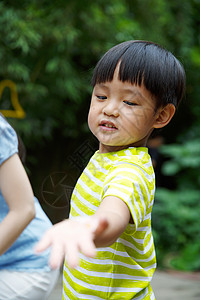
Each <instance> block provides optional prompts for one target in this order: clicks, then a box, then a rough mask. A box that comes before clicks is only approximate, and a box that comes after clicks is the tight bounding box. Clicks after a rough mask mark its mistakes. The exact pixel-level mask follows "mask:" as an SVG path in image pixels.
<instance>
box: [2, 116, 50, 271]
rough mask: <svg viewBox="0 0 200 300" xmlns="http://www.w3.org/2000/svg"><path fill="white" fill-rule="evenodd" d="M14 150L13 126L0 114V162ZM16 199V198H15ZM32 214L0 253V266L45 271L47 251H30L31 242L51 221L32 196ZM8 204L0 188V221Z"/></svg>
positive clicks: (35, 241)
mask: <svg viewBox="0 0 200 300" xmlns="http://www.w3.org/2000/svg"><path fill="white" fill-rule="evenodd" d="M17 152H18V139H17V135H16V133H15V131H14V129H13V128H12V127H11V126H10V125H9V124H8V122H7V121H6V120H5V119H4V118H3V117H2V116H1V115H0V165H1V164H2V163H3V162H4V161H5V160H7V159H8V158H9V157H11V156H12V155H14V154H15V153H17ZM16 201H17V199H16ZM34 202H35V211H36V216H35V218H34V219H33V220H32V221H31V223H30V224H29V225H28V226H27V227H26V228H25V230H24V231H23V232H22V233H21V235H20V236H19V237H18V239H17V240H16V241H15V242H14V244H13V245H12V246H11V247H10V248H9V249H8V250H7V251H6V252H5V253H4V254H3V255H1V256H0V270H1V269H6V270H13V271H14V270H15V271H19V270H20V271H30V272H31V271H34V272H36V271H48V270H50V268H49V266H48V257H49V251H45V252H44V253H43V254H42V255H35V254H34V246H35V244H36V243H37V242H38V241H39V240H40V238H41V237H42V235H43V234H44V233H45V231H46V230H48V229H49V228H50V227H51V226H52V224H51V222H50V220H49V219H48V217H47V216H46V214H45V213H44V211H43V210H42V208H41V206H40V204H39V202H38V200H37V199H36V198H35V197H34ZM8 211H9V208H8V205H7V203H6V201H5V199H4V198H3V196H2V193H1V191H0V222H2V220H3V219H4V218H5V216H6V215H7V214H8Z"/></svg>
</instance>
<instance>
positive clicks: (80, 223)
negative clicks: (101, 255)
mask: <svg viewBox="0 0 200 300" xmlns="http://www.w3.org/2000/svg"><path fill="white" fill-rule="evenodd" d="M129 220H130V211H129V208H128V206H127V205H126V204H125V202H123V200H121V199H120V198H117V197H114V196H108V197H105V198H104V199H103V201H102V203H101V204H100V206H99V208H98V210H97V212H96V213H95V214H94V215H93V216H91V217H87V218H84V217H83V218H79V217H78V218H75V219H74V220H65V221H62V222H60V223H58V224H56V225H54V226H53V227H52V228H51V229H50V230H49V231H47V233H46V234H45V235H44V237H43V239H42V240H41V241H40V242H39V243H38V245H37V246H36V249H35V250H36V252H37V253H39V252H42V251H44V250H45V249H47V248H48V247H50V246H51V256H50V266H51V267H52V268H57V267H59V266H60V265H61V263H62V261H63V258H64V257H65V256H66V257H67V262H68V265H69V266H70V267H71V268H73V267H76V266H77V265H78V260H79V252H82V253H83V254H84V255H86V256H89V257H94V256H95V254H96V247H106V246H110V245H112V244H113V243H114V242H115V241H116V239H117V238H118V237H119V236H120V235H121V234H122V233H123V231H124V230H125V228H126V226H127V225H128V223H129Z"/></svg>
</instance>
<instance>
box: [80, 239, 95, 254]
mask: <svg viewBox="0 0 200 300" xmlns="http://www.w3.org/2000/svg"><path fill="white" fill-rule="evenodd" d="M79 250H80V251H81V252H82V253H83V254H84V255H85V256H89V257H95V256H96V246H95V244H94V242H93V241H92V237H91V238H88V239H86V238H85V239H84V241H80V243H79Z"/></svg>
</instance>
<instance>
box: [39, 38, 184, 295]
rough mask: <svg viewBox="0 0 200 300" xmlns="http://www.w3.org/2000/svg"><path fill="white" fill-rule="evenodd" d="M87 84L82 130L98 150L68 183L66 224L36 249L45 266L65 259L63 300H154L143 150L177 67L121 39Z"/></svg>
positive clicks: (172, 89) (165, 106) (164, 113)
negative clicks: (45, 256) (47, 253)
mask: <svg viewBox="0 0 200 300" xmlns="http://www.w3.org/2000/svg"><path fill="white" fill-rule="evenodd" d="M92 85H93V87H94V89H93V93H92V100H91V106H90V111H89V116H88V124H89V128H90V130H91V131H92V132H93V134H94V135H95V136H96V137H97V139H98V140H99V151H97V152H96V153H95V154H94V155H93V156H92V158H91V159H90V161H89V163H88V165H87V167H86V169H85V170H84V171H83V173H82V175H81V176H80V178H79V180H78V182H77V184H76V187H75V189H74V192H73V195H72V200H71V212H70V218H69V220H65V221H63V222H61V223H59V224H56V225H55V226H54V227H53V229H51V230H50V231H48V232H47V233H46V235H45V236H44V238H43V239H42V240H41V242H40V243H39V244H38V246H37V249H36V250H37V252H41V251H43V250H44V249H46V248H48V247H49V246H51V259H50V264H51V266H52V267H53V268H56V267H58V266H59V265H60V264H61V262H62V259H63V257H64V256H65V257H66V260H65V265H64V270H63V272H64V276H63V299H95V300H97V299H118V300H119V299H126V300H129V299H135V300H136V299H137V300H142V299H155V297H154V294H153V291H152V289H151V286H150V281H151V279H152V276H153V273H154V271H155V268H156V257H155V250H154V243H153V237H152V231H151V211H152V206H153V201H154V192H155V176H154V171H153V167H152V163H151V158H150V156H149V154H148V150H147V148H146V144H147V140H148V138H149V136H150V135H151V133H152V131H153V130H154V129H156V128H162V127H164V126H166V125H167V124H168V123H169V122H170V120H171V119H172V117H173V115H174V113H175V110H176V107H177V106H178V104H179V102H180V101H181V99H182V97H183V93H184V88H185V73H184V69H183V67H182V66H181V64H180V63H179V61H178V60H177V59H176V58H175V57H174V56H173V55H172V54H171V53H170V52H168V51H166V50H165V49H163V48H162V47H160V46H159V45H156V44H154V43H151V42H145V41H128V42H124V43H121V44H119V45H117V46H115V47H113V48H111V49H110V50H109V51H108V52H107V53H106V54H105V55H104V56H103V57H102V58H101V59H100V61H99V62H98V64H97V66H96V68H95V70H94V74H93V78H92Z"/></svg>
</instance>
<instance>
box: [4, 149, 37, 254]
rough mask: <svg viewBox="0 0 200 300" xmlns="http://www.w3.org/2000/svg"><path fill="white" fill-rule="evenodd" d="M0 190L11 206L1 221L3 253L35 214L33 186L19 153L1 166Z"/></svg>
mask: <svg viewBox="0 0 200 300" xmlns="http://www.w3.org/2000/svg"><path fill="white" fill-rule="evenodd" d="M0 190H1V193H2V195H3V197H4V199H5V201H6V203H7V204H8V207H9V212H8V214H7V215H6V217H5V218H4V219H3V221H2V222H1V223H0V255H2V254H3V253H4V252H5V251H6V250H7V249H8V248H9V247H10V246H11V245H12V244H13V243H14V241H15V240H16V239H17V238H18V237H19V235H20V234H21V233H22V231H23V230H24V229H25V227H26V226H27V225H28V224H29V223H30V222H31V220H32V219H33V218H34V216H35V207H34V201H33V192H32V188H31V185H30V182H29V179H28V177H27V175H26V172H25V170H24V167H23V165H22V163H21V161H20V159H19V156H18V155H17V154H14V155H13V156H11V157H10V158H8V159H7V160H6V161H5V162H3V163H2V165H1V166H0ZM0 209H1V208H0Z"/></svg>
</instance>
